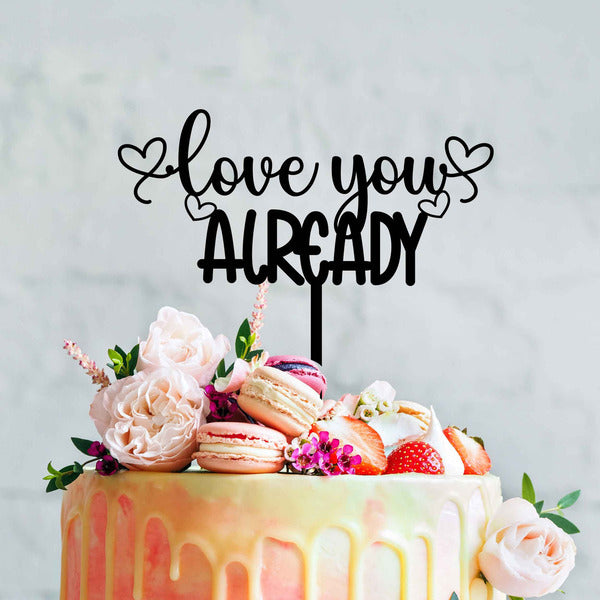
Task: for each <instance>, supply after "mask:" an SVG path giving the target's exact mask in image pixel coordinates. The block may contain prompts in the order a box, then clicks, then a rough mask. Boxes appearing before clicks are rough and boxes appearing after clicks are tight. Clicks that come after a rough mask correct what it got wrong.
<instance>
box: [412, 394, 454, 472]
mask: <svg viewBox="0 0 600 600" xmlns="http://www.w3.org/2000/svg"><path fill="white" fill-rule="evenodd" d="M430 410H431V420H430V422H429V429H428V430H427V432H426V433H425V435H424V436H423V437H422V438H420V439H421V441H422V442H425V443H426V444H429V445H430V446H432V447H433V448H435V449H436V450H437V451H438V452H439V453H440V456H441V457H442V462H443V464H444V474H445V475H451V476H455V477H456V476H458V475H464V473H465V465H464V464H463V461H462V459H461V458H460V456H459V454H458V452H457V451H456V450H455V449H454V446H453V445H452V444H451V443H450V442H449V441H448V438H447V437H446V436H445V435H444V431H443V430H442V426H441V425H440V422H439V420H438V418H437V416H436V414H435V411H434V410H433V406H432V407H431V409H430Z"/></svg>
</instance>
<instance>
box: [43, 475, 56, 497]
mask: <svg viewBox="0 0 600 600" xmlns="http://www.w3.org/2000/svg"><path fill="white" fill-rule="evenodd" d="M57 489H58V488H57V487H56V479H55V478H54V477H53V478H52V479H51V480H50V481H49V482H48V485H47V486H46V494H48V493H50V492H55V491H56V490H57Z"/></svg>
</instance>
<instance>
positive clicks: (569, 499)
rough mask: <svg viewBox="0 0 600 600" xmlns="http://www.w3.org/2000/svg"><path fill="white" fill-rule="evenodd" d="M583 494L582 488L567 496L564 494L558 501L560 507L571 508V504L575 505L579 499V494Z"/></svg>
mask: <svg viewBox="0 0 600 600" xmlns="http://www.w3.org/2000/svg"><path fill="white" fill-rule="evenodd" d="M580 495H581V490H575V491H574V492H571V493H570V494H567V495H566V496H563V497H562V498H561V499H560V500H559V501H558V504H557V506H558V508H569V506H573V504H575V502H577V500H579V496H580Z"/></svg>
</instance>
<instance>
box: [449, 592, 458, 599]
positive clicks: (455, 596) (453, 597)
mask: <svg viewBox="0 0 600 600" xmlns="http://www.w3.org/2000/svg"><path fill="white" fill-rule="evenodd" d="M450 600H458V596H457V595H456V592H452V596H450Z"/></svg>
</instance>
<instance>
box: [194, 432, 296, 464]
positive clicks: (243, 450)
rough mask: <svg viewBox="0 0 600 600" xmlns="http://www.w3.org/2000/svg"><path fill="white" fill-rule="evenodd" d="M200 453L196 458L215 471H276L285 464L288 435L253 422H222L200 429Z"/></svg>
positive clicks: (196, 454)
mask: <svg viewBox="0 0 600 600" xmlns="http://www.w3.org/2000/svg"><path fill="white" fill-rule="evenodd" d="M197 439H198V442H199V444H200V445H199V448H198V452H196V453H195V454H194V458H195V459H196V460H197V462H198V464H199V465H200V466H201V467H202V468H203V469H207V470H208V471H214V472H216V473H276V472H277V471H281V469H282V468H283V465H284V462H285V460H284V456H283V451H284V449H285V447H286V445H287V440H286V438H285V436H284V435H283V434H282V433H280V432H279V431H276V430H275V429H270V428H269V427H263V426H262V425H254V424H252V423H234V422H224V421H220V422H218V423H207V424H206V425H202V427H200V429H199V430H198V438H197Z"/></svg>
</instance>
